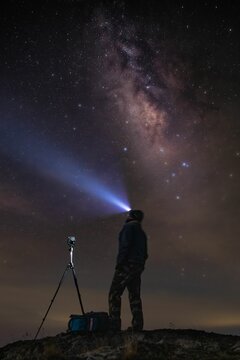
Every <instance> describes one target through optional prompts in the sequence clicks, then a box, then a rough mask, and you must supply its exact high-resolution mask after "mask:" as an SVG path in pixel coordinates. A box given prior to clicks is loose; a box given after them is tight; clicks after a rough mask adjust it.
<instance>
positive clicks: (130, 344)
mask: <svg viewBox="0 0 240 360" xmlns="http://www.w3.org/2000/svg"><path fill="white" fill-rule="evenodd" d="M0 359H1V360H7V359H8V360H10V359H11V360H23V359H24V360H45V359H46V360H58V359H59V360H64V359H66V360H67V359H68V360H77V359H82V360H102V359H108V360H131V359H138V360H155V359H159V360H195V359H196V360H197V359H198V360H228V359H229V360H230V359H231V360H233V359H234V360H240V337H239V336H231V335H219V334H215V333H207V332H204V331H196V330H167V329H166V330H165V329H164V330H153V331H143V332H139V333H134V334H133V333H131V332H127V331H122V332H121V333H119V334H115V335H111V334H90V335H79V334H70V333H62V334H59V335H57V336H55V337H47V338H43V339H40V340H36V341H33V340H28V341H18V342H15V343H12V344H9V345H6V346H4V347H3V348H1V349H0Z"/></svg>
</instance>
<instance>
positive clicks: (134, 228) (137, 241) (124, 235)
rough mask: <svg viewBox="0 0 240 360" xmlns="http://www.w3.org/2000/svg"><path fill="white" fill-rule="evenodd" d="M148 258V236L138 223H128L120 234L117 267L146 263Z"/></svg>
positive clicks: (133, 221)
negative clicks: (131, 263)
mask: <svg viewBox="0 0 240 360" xmlns="http://www.w3.org/2000/svg"><path fill="white" fill-rule="evenodd" d="M147 257H148V253H147V236H146V234H145V232H144V231H143V230H142V227H141V224H140V223H139V222H138V221H135V220H132V221H129V222H127V223H126V224H125V225H124V226H123V228H122V230H121V232H120V234H119V249H118V256H117V266H119V265H124V264H126V263H129V262H134V263H138V264H143V265H144V263H145V261H146V259H147Z"/></svg>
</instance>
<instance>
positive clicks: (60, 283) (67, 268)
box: [34, 266, 69, 340]
mask: <svg viewBox="0 0 240 360" xmlns="http://www.w3.org/2000/svg"><path fill="white" fill-rule="evenodd" d="M68 270H69V266H67V267H66V269H65V271H64V273H63V275H62V277H61V280H60V282H59V284H58V287H57V290H56V291H55V294H54V295H53V298H52V300H51V302H50V305H49V307H48V309H47V311H46V314H45V315H44V318H43V320H42V322H41V325H40V326H39V329H38V331H37V333H36V335H35V338H34V340H36V339H37V336H38V334H39V332H40V330H41V328H42V326H43V323H44V321H45V319H46V317H47V315H48V313H49V310H50V309H51V306H52V304H53V302H54V300H55V297H56V296H57V293H58V290H59V289H60V286H61V285H62V282H63V279H64V276H65V274H66V272H67V271H68Z"/></svg>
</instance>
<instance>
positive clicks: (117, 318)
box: [109, 263, 144, 330]
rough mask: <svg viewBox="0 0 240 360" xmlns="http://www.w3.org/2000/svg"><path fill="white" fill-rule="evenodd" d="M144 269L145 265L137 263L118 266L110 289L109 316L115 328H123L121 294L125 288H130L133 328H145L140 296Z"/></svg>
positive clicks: (112, 326)
mask: <svg viewBox="0 0 240 360" xmlns="http://www.w3.org/2000/svg"><path fill="white" fill-rule="evenodd" d="M143 270H144V265H142V264H136V263H130V264H128V265H124V266H122V267H117V268H116V270H115V273H114V276H113V280H112V284H111V288H110V291H109V316H110V321H111V328H112V329H113V330H120V329H121V296H122V294H123V292H124V290H125V288H127V289H128V295H129V303H130V308H131V312H132V328H133V330H142V329H143V312H142V301H141V296H140V291H141V274H142V272H143Z"/></svg>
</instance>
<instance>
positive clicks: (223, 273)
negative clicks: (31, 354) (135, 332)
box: [0, 0, 240, 345]
mask: <svg viewBox="0 0 240 360" xmlns="http://www.w3.org/2000/svg"><path fill="white" fill-rule="evenodd" d="M237 3H238V2H237V1H220V0H219V1H218V0H213V1H198V2H196V1H193V2H186V1H171V0H170V1H169V0H168V1H136V2H133V1H131V2H130V1H126V2H121V1H109V2H103V3H100V2H94V1H58V2H54V1H41V2H39V5H38V4H37V2H36V3H35V2H30V1H29V2H25V1H8V2H7V1H6V2H5V5H3V4H1V9H0V14H1V15H0V16H1V21H0V26H1V35H0V39H1V57H0V62H1V81H0V174H1V177H0V211H1V216H0V278H1V282H0V294H1V296H0V322H1V329H0V339H1V342H0V344H1V345H3V344H5V343H8V342H10V341H14V340H17V339H30V338H32V337H33V336H34V335H35V333H36V330H37V328H38V326H39V325H40V323H41V320H42V317H43V315H44V313H45V311H46V309H47V307H48V305H49V303H50V300H51V298H52V296H53V293H54V291H55V289H56V287H57V284H58V282H59V280H60V277H61V275H62V272H63V271H64V269H65V267H66V265H67V263H68V260H69V255H68V248H67V245H66V239H67V236H69V235H75V236H76V238H77V242H76V246H75V267H76V272H77V276H78V281H79V286H80V290H81V294H82V299H83V303H84V305H85V310H86V311H91V310H94V311H107V310H108V305H107V297H108V290H109V286H110V282H111V279H112V275H113V270H114V265H115V260H116V254H117V245H118V244H117V240H118V233H119V231H120V229H121V227H122V224H123V223H124V221H125V218H126V212H125V210H124V206H125V208H127V207H128V206H129V207H130V208H140V209H142V210H143V211H144V212H145V219H144V222H143V228H144V230H145V231H146V233H147V235H148V238H149V246H148V247H149V259H148V261H147V264H146V270H145V272H144V274H143V278H142V297H143V306H144V314H145V328H146V329H153V328H169V327H170V328H194V329H204V330H214V331H218V332H223V333H234V334H240V307H239V304H240V287H239V281H240V262H239V256H240V255H239V254H240V241H239V240H240V222H239V213H240V211H239V210H240V202H239V200H240V191H239V190H240V167H239V165H240V141H239V140H240V122H239V112H240V103H239V95H240V76H239V73H240V58H239V41H238V40H239V39H238V32H239V21H240V19H239V12H238V10H237ZM122 204H123V205H122ZM79 312H80V309H79V304H78V301H77V296H76V291H75V288H74V285H73V281H72V278H71V274H70V273H69V274H68V275H67V276H66V278H65V281H64V284H63V286H62V288H61V290H60V292H59V294H58V296H57V298H56V301H55V303H54V305H53V308H52V309H51V311H50V313H49V315H48V317H47V320H46V322H45V324H44V329H43V331H42V332H41V334H40V337H41V336H47V335H54V334H56V333H58V332H61V331H65V330H66V328H67V322H68V317H69V315H70V314H72V313H79ZM122 318H123V328H126V327H127V326H128V325H130V320H131V316H130V311H129V306H128V302H127V295H125V297H124V301H123V316H122Z"/></svg>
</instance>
